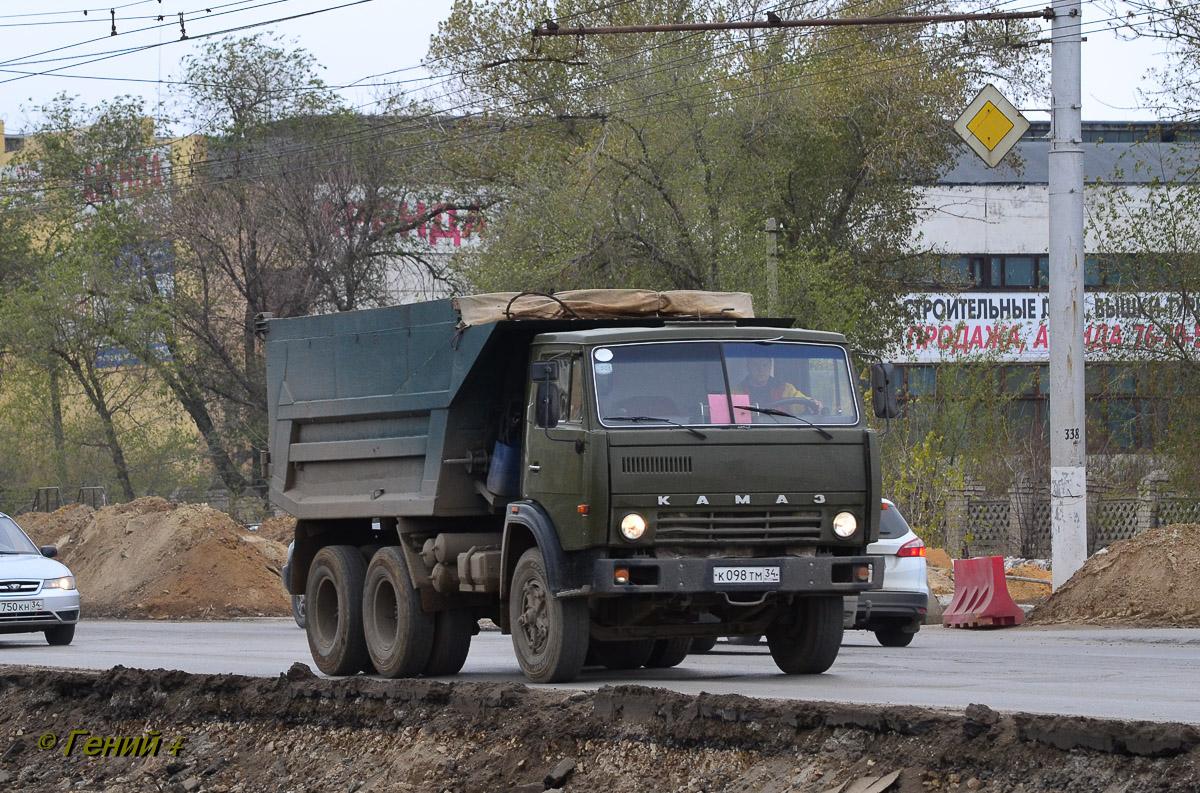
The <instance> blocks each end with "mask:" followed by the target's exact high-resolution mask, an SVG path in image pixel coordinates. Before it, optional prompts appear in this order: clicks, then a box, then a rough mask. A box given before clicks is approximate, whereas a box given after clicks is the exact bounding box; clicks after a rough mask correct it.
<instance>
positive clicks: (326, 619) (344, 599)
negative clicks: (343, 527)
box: [304, 545, 370, 675]
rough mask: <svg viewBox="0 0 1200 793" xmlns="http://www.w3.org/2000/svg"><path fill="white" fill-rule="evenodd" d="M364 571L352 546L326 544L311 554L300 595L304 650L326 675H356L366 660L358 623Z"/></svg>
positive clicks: (367, 660)
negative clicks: (305, 635)
mask: <svg viewBox="0 0 1200 793" xmlns="http://www.w3.org/2000/svg"><path fill="white" fill-rule="evenodd" d="M365 571H366V562H365V561H364V560H363V558H362V554H361V553H359V550H358V549H357V548H355V547H354V546H353V545H327V546H325V547H324V548H322V549H321V550H319V551H317V555H316V556H314V557H313V561H312V566H311V567H310V568H309V571H308V587H307V590H306V592H305V596H304V600H305V607H306V610H307V612H308V614H307V617H308V649H309V651H311V652H312V657H313V661H315V662H316V664H317V668H318V669H320V670H321V671H322V672H324V673H325V674H327V675H353V674H357V673H358V672H359V671H361V670H362V669H365V668H368V664H369V663H370V659H369V657H368V656H367V645H366V642H365V641H364V640H363V622H362V599H363V577H364V574H365Z"/></svg>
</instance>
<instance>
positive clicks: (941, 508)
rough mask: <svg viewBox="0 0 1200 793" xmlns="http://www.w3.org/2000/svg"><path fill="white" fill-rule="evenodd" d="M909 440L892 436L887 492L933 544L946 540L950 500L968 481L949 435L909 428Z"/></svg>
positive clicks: (885, 473) (919, 533)
mask: <svg viewBox="0 0 1200 793" xmlns="http://www.w3.org/2000/svg"><path fill="white" fill-rule="evenodd" d="M908 434H909V437H908V438H906V439H905V440H906V441H908V442H907V443H897V442H896V441H897V440H899V439H892V446H893V449H892V451H891V453H889V454H888V455H886V458H887V467H886V468H885V469H884V477H883V480H884V492H885V493H886V494H887V495H888V497H889V498H891V499H892V500H893V501H895V502H896V504H897V505H898V506H899V507H900V509H901V511H902V512H903V513H904V516H905V517H906V518H907V519H908V524H909V526H911V527H912V530H913V531H914V532H916V533H917V535H918V536H919V537H920V538H921V539H922V540H924V541H925V542H926V544H928V545H931V546H939V545H942V544H943V542H944V538H943V536H942V527H943V526H944V525H945V523H946V517H947V515H946V502H947V499H949V498H950V496H951V495H952V494H953V493H954V491H956V490H961V489H962V487H963V484H964V480H963V474H962V469H961V468H959V467H958V466H957V465H955V461H954V457H953V456H952V455H949V454H947V450H946V448H945V446H946V439H945V437H943V436H941V435H938V434H936V432H935V431H934V430H930V431H928V432H927V433H925V434H924V435H923V436H921V435H919V433H912V432H911V429H910V431H909V433H908Z"/></svg>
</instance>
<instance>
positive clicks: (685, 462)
mask: <svg viewBox="0 0 1200 793" xmlns="http://www.w3.org/2000/svg"><path fill="white" fill-rule="evenodd" d="M691 472H692V458H691V457H689V456H686V455H683V456H677V457H662V456H654V457H622V458H621V473H623V474H690V473H691Z"/></svg>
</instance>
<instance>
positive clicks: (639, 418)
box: [600, 416, 708, 440]
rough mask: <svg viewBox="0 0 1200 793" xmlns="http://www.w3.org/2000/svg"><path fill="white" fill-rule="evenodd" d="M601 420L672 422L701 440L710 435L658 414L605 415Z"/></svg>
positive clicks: (672, 424)
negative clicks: (661, 417)
mask: <svg viewBox="0 0 1200 793" xmlns="http://www.w3.org/2000/svg"><path fill="white" fill-rule="evenodd" d="M600 420H601V421H632V422H635V423H636V422H643V421H653V422H655V423H656V424H670V425H671V426H672V427H680V428H682V429H685V430H687V431H688V432H690V433H692V434H693V435H695V436H696V437H697V438H699V439H700V440H704V439H705V438H707V437H708V436H707V435H705V434H704V433H703V432H701V431H700V430H698V429H696V428H695V427H689V426H688V425H686V424H680V423H679V422H678V421H671V420H670V419H660V418H658V417H657V416H605V417H604V418H602V419H600Z"/></svg>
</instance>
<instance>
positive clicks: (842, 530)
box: [833, 512, 858, 540]
mask: <svg viewBox="0 0 1200 793" xmlns="http://www.w3.org/2000/svg"><path fill="white" fill-rule="evenodd" d="M856 531H858V518H856V517H854V516H853V515H852V514H850V513H849V512H839V513H838V514H837V515H835V516H834V518H833V533H834V534H836V535H837V536H839V537H841V538H842V539H843V540H845V539H848V538H849V537H850V536H851V535H853V534H854V532H856Z"/></svg>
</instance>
